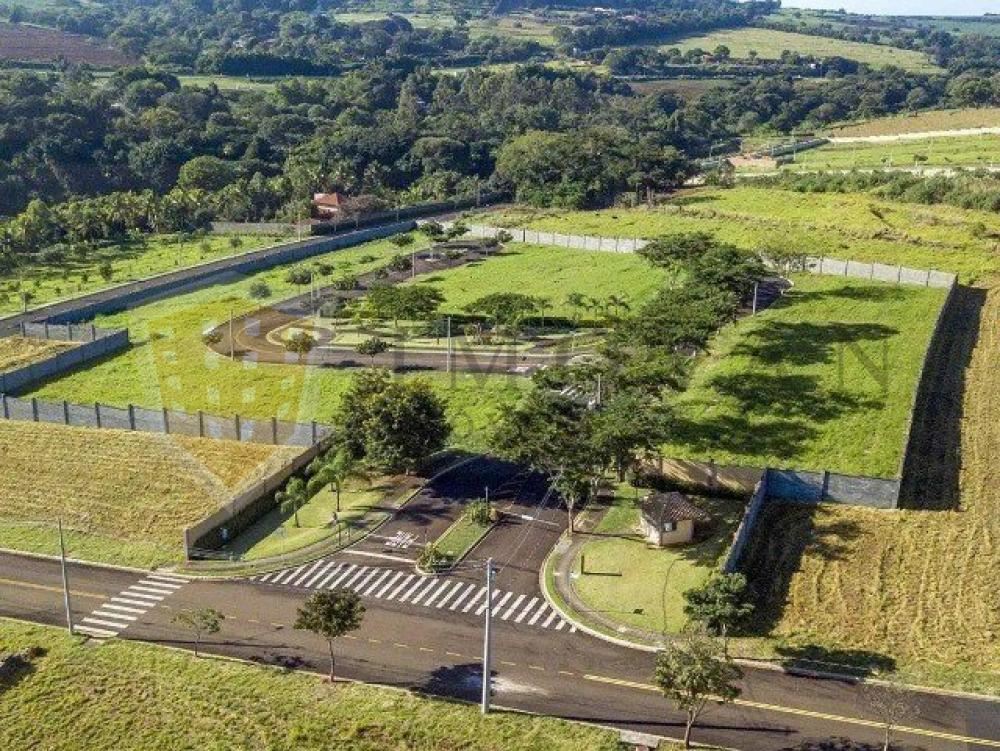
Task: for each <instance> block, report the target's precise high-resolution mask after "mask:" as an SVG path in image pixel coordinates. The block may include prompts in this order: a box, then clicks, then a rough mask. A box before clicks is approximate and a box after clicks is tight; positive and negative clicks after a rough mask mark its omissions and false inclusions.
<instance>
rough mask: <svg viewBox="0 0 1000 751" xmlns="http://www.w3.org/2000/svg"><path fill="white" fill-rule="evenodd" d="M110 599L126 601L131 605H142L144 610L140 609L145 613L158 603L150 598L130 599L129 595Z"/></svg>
mask: <svg viewBox="0 0 1000 751" xmlns="http://www.w3.org/2000/svg"><path fill="white" fill-rule="evenodd" d="M110 599H111V602H125V603H128V604H129V605H142V610H141V611H139V612H141V613H145V612H146V611H147V610H149V609H150V608H151V607H153V606H154V605H155V604H156V603H154V602H149V601H148V600H145V601H144V600H130V599H128V598H127V597H112V598H110Z"/></svg>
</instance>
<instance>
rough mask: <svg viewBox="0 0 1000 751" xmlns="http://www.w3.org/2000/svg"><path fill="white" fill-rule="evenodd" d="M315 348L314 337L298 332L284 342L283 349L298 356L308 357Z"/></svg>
mask: <svg viewBox="0 0 1000 751" xmlns="http://www.w3.org/2000/svg"><path fill="white" fill-rule="evenodd" d="M315 346H316V339H315V337H313V336H312V335H311V334H308V333H306V332H305V331H299V332H297V333H295V334H293V335H292V336H290V337H288V339H287V340H285V349H287V350H288V351H289V352H294V353H296V354H298V355H308V354H309V353H310V352H312V350H313V347H315Z"/></svg>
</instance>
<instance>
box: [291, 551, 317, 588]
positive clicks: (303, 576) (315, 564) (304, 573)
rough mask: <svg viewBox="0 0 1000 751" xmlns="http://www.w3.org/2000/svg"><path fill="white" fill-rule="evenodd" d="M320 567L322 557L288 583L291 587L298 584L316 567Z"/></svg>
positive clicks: (311, 573) (312, 572)
mask: <svg viewBox="0 0 1000 751" xmlns="http://www.w3.org/2000/svg"><path fill="white" fill-rule="evenodd" d="M322 567H323V559H322V558H321V559H320V560H318V561H316V562H315V563H314V564H313V565H312V566H310V567H309V568H307V569H306V570H305V571H303V572H302V573H301V574H299V575H298V576H297V577H295V581H292V582H290V584H291V585H292V586H293V587H297V586H299V585H300V584H302V582H304V581H305V580H306V579H308V578H309V577H310V576H312V575H313V574H314V573H315V572H316V570H317V569H320V568H322Z"/></svg>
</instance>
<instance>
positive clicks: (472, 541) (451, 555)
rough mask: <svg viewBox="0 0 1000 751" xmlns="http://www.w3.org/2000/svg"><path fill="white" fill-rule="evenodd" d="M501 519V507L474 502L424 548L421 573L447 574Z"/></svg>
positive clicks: (483, 502)
mask: <svg viewBox="0 0 1000 751" xmlns="http://www.w3.org/2000/svg"><path fill="white" fill-rule="evenodd" d="M498 519H499V514H498V512H497V510H496V509H495V508H492V507H490V506H489V505H488V504H487V503H486V501H473V502H472V503H470V504H469V507H468V508H467V509H466V510H465V511H464V512H463V513H462V515H461V516H460V517H458V519H456V520H455V521H454V522H453V523H452V525H451V526H450V527H448V529H446V530H445V531H444V534H442V535H441V536H440V537H438V538H437V540H435V541H434V542H432V543H430V544H429V545H427V546H426V547H425V548H424V550H423V552H421V554H420V559H419V560H418V561H417V572H418V573H420V574H444V573H447V572H448V571H450V570H451V569H453V568H454V567H455V566H457V565H458V564H459V563H460V562H461V561H462V560H463V559H464V558H465V557H466V556H467V555H468V554H469V553H470V552H472V550H473V549H474V548H475V547H476V546H477V545H478V544H479V543H480V542H481V541H482V540H483V538H484V537H486V535H488V534H489V533H490V530H492V529H493V527H495V526H496V524H497V521H498Z"/></svg>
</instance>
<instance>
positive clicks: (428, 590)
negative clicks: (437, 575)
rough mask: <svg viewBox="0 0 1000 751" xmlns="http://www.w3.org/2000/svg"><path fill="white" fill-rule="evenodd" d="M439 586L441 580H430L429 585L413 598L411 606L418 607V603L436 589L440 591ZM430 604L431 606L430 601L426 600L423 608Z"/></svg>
mask: <svg viewBox="0 0 1000 751" xmlns="http://www.w3.org/2000/svg"><path fill="white" fill-rule="evenodd" d="M440 584H441V580H440V579H431V583H430V584H429V585H428V586H427V587H426V588H425V589H424V591H423V592H421V593H420V594H419V595H417V596H416V597H414V598H413V602H412V604H413V605H419V604H420V601H421V600H423V599H424V598H425V597H426V596H427V595H429V594H430V593H431V592H432V591H434V592H436V591H437V590H438V589H440V587H439V586H438V585H440ZM432 599H433V598H432ZM430 604H431V601H430V600H428V601H427V602H425V603H424V607H427V606H429V605H430Z"/></svg>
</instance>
